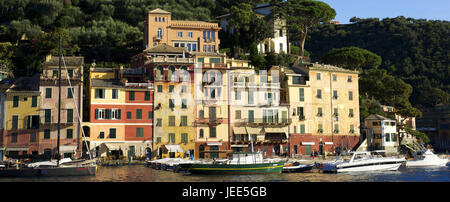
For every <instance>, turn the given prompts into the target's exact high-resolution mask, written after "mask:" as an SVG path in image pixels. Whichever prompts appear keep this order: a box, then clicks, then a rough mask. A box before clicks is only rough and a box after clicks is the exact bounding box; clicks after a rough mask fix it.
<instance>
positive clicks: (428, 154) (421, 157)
mask: <svg viewBox="0 0 450 202" xmlns="http://www.w3.org/2000/svg"><path fill="white" fill-rule="evenodd" d="M447 162H448V159H447V158H445V159H443V158H439V157H438V156H437V155H436V154H434V153H433V152H432V151H431V150H430V149H427V150H426V151H425V152H423V151H422V152H421V153H418V154H416V155H415V156H414V160H411V161H406V166H407V167H425V166H446V165H447Z"/></svg>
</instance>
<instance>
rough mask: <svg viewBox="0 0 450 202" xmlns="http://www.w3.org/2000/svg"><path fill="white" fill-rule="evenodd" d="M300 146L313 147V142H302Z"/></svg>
mask: <svg viewBox="0 0 450 202" xmlns="http://www.w3.org/2000/svg"><path fill="white" fill-rule="evenodd" d="M302 145H315V143H314V142H302Z"/></svg>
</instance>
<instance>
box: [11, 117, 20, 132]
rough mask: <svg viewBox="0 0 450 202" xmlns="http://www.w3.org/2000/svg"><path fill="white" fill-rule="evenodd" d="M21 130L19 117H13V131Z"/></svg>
mask: <svg viewBox="0 0 450 202" xmlns="http://www.w3.org/2000/svg"><path fill="white" fill-rule="evenodd" d="M18 128H19V117H18V116H12V129H13V130H17V129H18Z"/></svg>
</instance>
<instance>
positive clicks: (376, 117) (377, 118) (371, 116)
mask: <svg viewBox="0 0 450 202" xmlns="http://www.w3.org/2000/svg"><path fill="white" fill-rule="evenodd" d="M364 120H391V121H393V120H392V119H389V118H386V117H384V116H381V115H378V114H371V115H369V116H368V117H366V118H365V119H364Z"/></svg>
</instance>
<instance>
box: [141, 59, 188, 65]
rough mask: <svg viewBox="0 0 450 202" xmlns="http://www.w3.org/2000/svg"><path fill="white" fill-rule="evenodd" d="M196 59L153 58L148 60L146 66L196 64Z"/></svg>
mask: <svg viewBox="0 0 450 202" xmlns="http://www.w3.org/2000/svg"><path fill="white" fill-rule="evenodd" d="M194 61H195V60H194V58H168V57H152V58H149V59H147V60H146V61H145V62H144V64H146V65H147V64H151V63H183V64H184V63H194Z"/></svg>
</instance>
